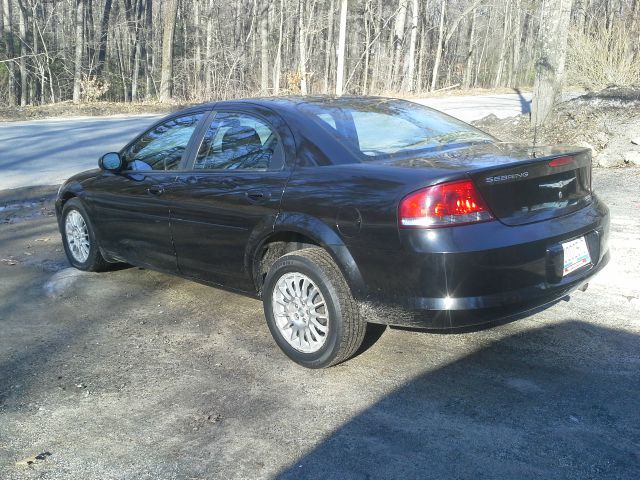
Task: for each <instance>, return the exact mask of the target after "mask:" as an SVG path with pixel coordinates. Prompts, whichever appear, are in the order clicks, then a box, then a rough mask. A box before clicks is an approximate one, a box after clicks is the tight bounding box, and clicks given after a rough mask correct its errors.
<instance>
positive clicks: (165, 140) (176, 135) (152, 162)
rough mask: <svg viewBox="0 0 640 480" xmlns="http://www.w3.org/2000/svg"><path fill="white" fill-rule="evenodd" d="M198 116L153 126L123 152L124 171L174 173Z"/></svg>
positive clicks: (184, 117)
mask: <svg viewBox="0 0 640 480" xmlns="http://www.w3.org/2000/svg"><path fill="white" fill-rule="evenodd" d="M202 115H203V114H202V113H195V114H192V115H185V116H182V117H176V118H172V119H171V120H169V121H167V122H165V123H163V124H161V125H158V126H156V127H154V128H153V129H151V130H149V131H148V132H147V133H145V134H144V135H143V136H142V137H141V138H139V139H138V140H137V141H136V142H135V143H134V144H133V145H131V146H130V147H129V149H128V150H127V151H126V152H125V155H124V156H125V161H126V162H127V170H175V169H176V168H178V166H179V165H180V162H181V160H182V156H183V154H184V152H185V150H186V149H187V145H188V144H189V140H190V139H191V135H193V132H194V131H195V129H196V127H197V126H198V122H199V121H200V119H201V118H202Z"/></svg>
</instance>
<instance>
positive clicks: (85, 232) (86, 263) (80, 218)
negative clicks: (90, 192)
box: [62, 198, 111, 272]
mask: <svg viewBox="0 0 640 480" xmlns="http://www.w3.org/2000/svg"><path fill="white" fill-rule="evenodd" d="M68 224H69V225H68ZM79 239H80V240H79ZM62 244H63V246H64V253H66V255H67V259H68V260H69V263H70V264H71V265H72V266H74V267H75V268H77V269H78V270H84V271H87V272H102V271H105V270H108V269H109V267H110V266H111V264H110V263H109V262H107V261H106V260H105V259H104V258H103V257H102V254H101V253H100V248H99V247H98V241H97V237H96V234H95V230H94V229H93V227H92V225H91V222H90V221H89V215H88V214H87V211H86V209H85V208H84V206H83V205H82V202H81V201H80V200H79V199H78V198H71V199H69V200H67V202H66V203H65V204H64V207H63V209H62Z"/></svg>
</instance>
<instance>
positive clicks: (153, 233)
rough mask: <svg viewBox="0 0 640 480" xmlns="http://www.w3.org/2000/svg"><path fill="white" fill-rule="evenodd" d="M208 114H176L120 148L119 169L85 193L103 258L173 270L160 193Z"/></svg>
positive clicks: (104, 175)
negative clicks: (93, 216)
mask: <svg viewBox="0 0 640 480" xmlns="http://www.w3.org/2000/svg"><path fill="white" fill-rule="evenodd" d="M208 114H209V112H207V111H202V112H195V113H189V114H181V115H176V116H174V117H172V118H170V119H168V120H164V121H162V122H161V123H159V124H156V125H155V126H153V127H152V128H151V129H149V130H148V131H147V132H145V133H144V134H143V135H141V136H140V137H138V138H137V139H136V140H134V141H133V142H132V143H131V144H129V145H128V146H127V147H125V148H124V149H123V150H122V152H121V156H122V157H123V160H124V162H125V168H124V169H123V170H122V171H120V172H115V173H114V172H107V171H104V172H103V173H102V175H101V177H100V178H99V179H98V181H96V182H94V184H93V185H91V186H90V187H89V188H88V189H87V200H88V203H89V204H90V206H91V208H92V210H93V212H94V215H95V218H97V219H98V221H97V222H96V227H97V231H98V235H99V238H100V245H101V247H102V248H103V249H104V250H105V251H106V252H107V253H108V255H109V256H111V257H113V258H116V259H119V260H122V261H125V262H129V263H132V264H135V265H141V266H145V267H149V268H153V269H157V270H162V271H167V272H176V271H177V263H176V256H175V250H174V248H173V243H172V240H171V230H170V227H169V202H168V200H167V199H165V197H164V192H165V189H166V188H168V187H169V186H170V185H171V184H172V183H174V182H175V180H176V175H177V172H178V171H179V170H180V168H182V167H183V166H184V165H185V163H183V162H186V161H187V156H186V152H188V151H189V147H190V141H191V138H192V136H193V134H194V132H195V131H196V129H197V128H198V126H199V125H200V122H202V121H203V120H204V118H205V117H206V116H207V115H208Z"/></svg>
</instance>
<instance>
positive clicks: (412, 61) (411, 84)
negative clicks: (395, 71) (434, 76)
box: [407, 0, 419, 92]
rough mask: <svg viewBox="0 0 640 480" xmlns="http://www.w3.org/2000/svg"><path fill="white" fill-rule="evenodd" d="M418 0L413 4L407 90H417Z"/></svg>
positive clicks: (414, 0)
mask: <svg viewBox="0 0 640 480" xmlns="http://www.w3.org/2000/svg"><path fill="white" fill-rule="evenodd" d="M418 5H419V3H418V0H413V4H412V6H411V41H410V43H409V68H408V71H407V90H408V91H409V92H414V91H415V70H416V42H417V38H418Z"/></svg>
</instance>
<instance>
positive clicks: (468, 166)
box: [389, 143, 591, 225]
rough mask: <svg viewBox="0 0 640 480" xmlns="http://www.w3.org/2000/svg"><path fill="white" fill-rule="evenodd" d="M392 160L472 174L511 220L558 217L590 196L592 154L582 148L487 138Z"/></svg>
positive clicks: (493, 206) (494, 208) (501, 216)
mask: <svg viewBox="0 0 640 480" xmlns="http://www.w3.org/2000/svg"><path fill="white" fill-rule="evenodd" d="M389 163H391V164H392V165H394V166H399V167H410V168H429V169H431V170H433V169H437V170H438V171H440V174H442V175H446V174H447V173H450V174H453V173H458V172H459V173H464V174H466V175H468V176H469V177H471V178H472V180H473V181H474V182H475V184H476V186H477V187H478V190H479V191H480V193H481V194H482V197H483V199H484V200H485V202H486V203H487V205H488V207H489V209H490V210H491V212H492V213H493V214H494V215H495V217H496V218H497V219H498V220H500V221H501V222H502V223H504V224H506V225H523V224H526V223H533V222H538V221H541V220H546V219H549V218H554V217H559V216H562V215H566V214H568V213H571V212H574V211H576V210H579V209H581V208H583V207H584V206H586V205H588V204H589V203H590V201H591V153H590V151H589V150H585V149H583V148H575V147H528V146H525V145H517V144H511V143H485V144H476V145H470V146H466V147H463V148H454V149H450V150H444V151H442V150H441V151H438V152H433V153H429V154H428V155H425V156H421V157H419V158H408V159H395V160H392V161H391V162H389Z"/></svg>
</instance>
